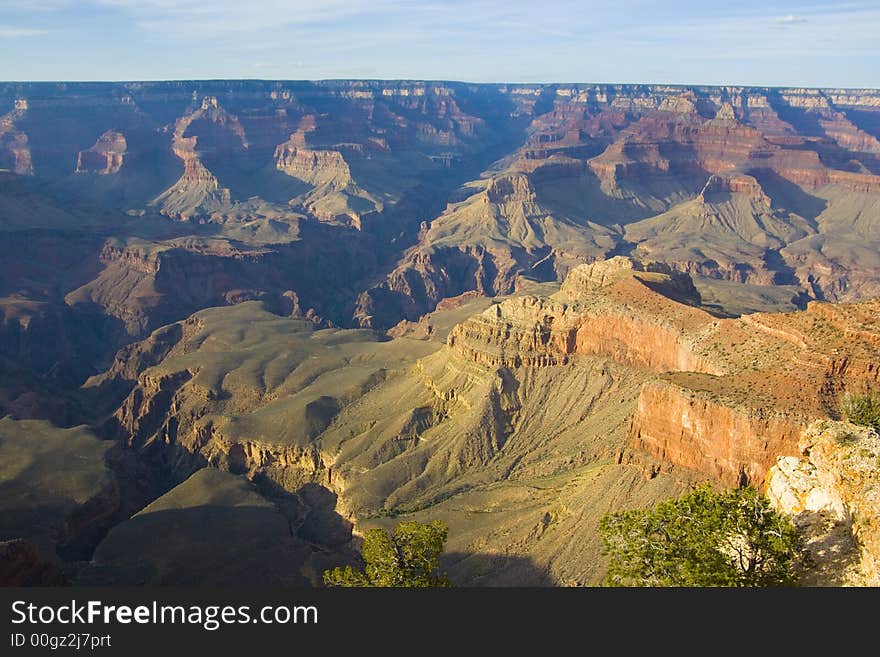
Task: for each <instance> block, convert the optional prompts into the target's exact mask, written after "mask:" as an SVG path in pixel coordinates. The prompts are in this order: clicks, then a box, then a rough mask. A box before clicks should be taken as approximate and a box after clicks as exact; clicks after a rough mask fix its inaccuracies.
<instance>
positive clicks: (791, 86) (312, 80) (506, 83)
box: [0, 77, 880, 91]
mask: <svg viewBox="0 0 880 657" xmlns="http://www.w3.org/2000/svg"><path fill="white" fill-rule="evenodd" d="M181 82H263V83H272V82H284V83H290V82H295V83H310V84H320V83H328V82H373V83H393V82H398V83H427V84H460V85H480V86H515V87H529V86H544V87H547V86H561V87H565V86H610V87H627V86H642V87H645V86H654V87H659V86H662V87H682V88H690V87H716V88H717V87H742V88H746V89H813V90H818V91H823V90H831V89H835V90H845V91H880V86H874V87H871V86H861V87H852V86H835V85H821V86H817V85H805V84H743V83H738V82H725V83H705V82H587V81H581V82H572V81H566V82H536V81H532V82H509V81H482V82H476V81H471V80H455V79H443V78H381V77H378V78H365V77H364V78H361V77H351V78H344V77H341V78H235V77H232V78H201V77H196V78H143V79H135V78H131V79H114V80H103V79H95V80H88V79H79V80H0V85H11V84H132V83H150V84H163V83H165V84H168V83H181Z"/></svg>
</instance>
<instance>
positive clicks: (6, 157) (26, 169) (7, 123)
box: [0, 98, 34, 176]
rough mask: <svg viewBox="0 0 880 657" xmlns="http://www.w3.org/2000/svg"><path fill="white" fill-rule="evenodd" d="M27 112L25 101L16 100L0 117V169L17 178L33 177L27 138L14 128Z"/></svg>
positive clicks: (21, 99) (22, 99)
mask: <svg viewBox="0 0 880 657" xmlns="http://www.w3.org/2000/svg"><path fill="white" fill-rule="evenodd" d="M27 110H28V103H27V100H26V99H24V98H17V99H16V100H15V103H14V107H13V109H12V111H10V112H8V113H7V114H4V115H3V116H0V169H9V170H10V171H12V172H13V173H15V174H17V175H19V176H32V175H34V165H33V162H32V160H31V151H30V147H29V146H28V137H27V135H26V134H25V133H23V132H21V131H20V130H17V129H16V127H15V124H16V122H17V121H19V120H20V119H22V118H23V117H24V115H25V114H26V113H27Z"/></svg>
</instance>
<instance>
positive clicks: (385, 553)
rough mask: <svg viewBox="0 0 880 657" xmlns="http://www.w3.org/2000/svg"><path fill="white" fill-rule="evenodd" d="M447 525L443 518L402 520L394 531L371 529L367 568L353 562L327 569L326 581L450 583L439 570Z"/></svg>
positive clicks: (401, 584)
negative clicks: (424, 521)
mask: <svg viewBox="0 0 880 657" xmlns="http://www.w3.org/2000/svg"><path fill="white" fill-rule="evenodd" d="M447 531H448V530H447V528H446V525H444V524H443V523H442V522H440V521H439V520H435V521H434V522H432V523H429V524H422V523H418V522H413V521H409V522H401V523H400V524H399V525H397V528H396V529H395V530H394V533H393V534H389V533H388V532H386V531H385V530H384V529H379V528H374V529H368V530H367V533H366V534H365V536H364V562H365V563H366V568H365V569H364V570H355V569H354V568H352V567H351V566H346V567H345V568H334V569H333V570H327V571H325V572H324V584H326V585H327V586H342V587H430V586H449V580H448V578H447V577H446V575H444V574H442V573H440V572H439V567H440V554H441V553H442V552H443V546H444V545H445V543H446V535H447Z"/></svg>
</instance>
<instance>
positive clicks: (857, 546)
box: [767, 421, 880, 586]
mask: <svg viewBox="0 0 880 657" xmlns="http://www.w3.org/2000/svg"><path fill="white" fill-rule="evenodd" d="M798 448H799V452H800V453H799V455H798V456H783V457H779V459H778V461H777V463H776V465H774V466H773V468H772V469H771V470H770V473H769V475H768V477H767V495H768V497H769V498H770V501H771V503H772V504H773V505H774V506H775V507H776V508H777V509H778V510H780V511H782V512H784V513H787V514H789V515H792V516H794V519H795V522H796V523H797V524H798V526H799V527H801V529H802V531H803V533H804V534H805V535H806V539H807V545H806V548H807V553H808V554H809V555H810V556H811V559H810V560H809V563H808V567H807V571H806V573H805V576H804V580H805V583H808V584H813V585H826V586H827V585H831V586H839V585H841V584H844V585H846V584H849V585H858V586H880V468H878V459H880V436H878V434H877V432H876V431H874V430H872V429H869V428H866V427H859V426H855V425H852V424H848V423H843V422H829V421H820V422H816V423H814V424H812V425H810V427H809V428H808V429H807V430H806V431H805V432H804V433H803V435H802V436H801V438H800V441H799V443H798Z"/></svg>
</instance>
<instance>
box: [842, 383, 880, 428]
mask: <svg viewBox="0 0 880 657" xmlns="http://www.w3.org/2000/svg"><path fill="white" fill-rule="evenodd" d="M842 406H843V415H844V417H845V418H846V419H847V420H849V421H850V422H852V423H853V424H860V425H862V426H864V427H873V428H874V429H877V430H878V431H880V394H877V393H876V392H871V393H867V394H851V393H846V394H845V395H844V396H843V404H842Z"/></svg>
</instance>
